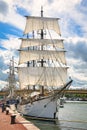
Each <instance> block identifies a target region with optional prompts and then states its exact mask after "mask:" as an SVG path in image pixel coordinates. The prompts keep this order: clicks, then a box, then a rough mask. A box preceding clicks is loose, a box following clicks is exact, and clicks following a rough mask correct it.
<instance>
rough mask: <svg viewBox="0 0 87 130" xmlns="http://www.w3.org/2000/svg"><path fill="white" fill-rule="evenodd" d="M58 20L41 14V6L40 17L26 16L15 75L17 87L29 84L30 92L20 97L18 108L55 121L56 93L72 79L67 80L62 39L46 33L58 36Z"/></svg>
mask: <svg viewBox="0 0 87 130" xmlns="http://www.w3.org/2000/svg"><path fill="white" fill-rule="evenodd" d="M58 20H59V18H49V17H43V8H41V17H35V16H26V26H25V30H24V34H25V36H26V38H22V39H21V40H22V44H21V46H20V50H19V67H18V75H19V84H20V88H21V89H25V88H26V87H28V89H29V88H31V87H32V88H33V92H32V93H31V94H29V96H28V97H26V98H25V97H22V98H21V101H20V104H19V105H18V110H19V111H20V112H21V113H22V114H23V115H28V116H29V117H32V118H42V119H48V120H55V119H56V113H57V112H58V106H59V98H60V93H61V92H62V91H63V90H64V89H65V88H66V87H68V86H69V85H70V84H71V82H72V80H69V81H68V82H67V68H68V67H67V66H66V59H65V50H64V45H63V39H61V38H59V39H53V38H52V37H53V36H52V35H51V33H50V31H54V32H56V33H57V34H58V35H59V37H60V35H61V33H60V29H59V24H58ZM46 34H47V37H48V35H49V37H50V38H46ZM50 88H52V89H51V90H52V91H49V89H50ZM54 88H55V90H54ZM58 88H60V89H59V91H56V89H58ZM37 90H39V91H38V92H37ZM47 90H48V92H47Z"/></svg>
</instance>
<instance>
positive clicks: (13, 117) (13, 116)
mask: <svg viewBox="0 0 87 130" xmlns="http://www.w3.org/2000/svg"><path fill="white" fill-rule="evenodd" d="M15 117H16V115H11V124H15Z"/></svg>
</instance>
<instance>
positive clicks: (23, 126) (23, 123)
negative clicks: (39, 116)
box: [0, 108, 40, 130]
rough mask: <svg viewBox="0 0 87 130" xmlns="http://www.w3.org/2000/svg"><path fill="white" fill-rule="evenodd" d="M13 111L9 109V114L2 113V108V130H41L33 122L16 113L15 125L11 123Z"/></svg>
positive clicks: (0, 124) (0, 129)
mask: <svg viewBox="0 0 87 130" xmlns="http://www.w3.org/2000/svg"><path fill="white" fill-rule="evenodd" d="M12 114H13V111H12V110H11V109H9V113H6V111H3V112H2V109H1V108H0V130H40V129H39V128H37V127H36V126H35V125H34V124H33V123H32V122H30V121H27V120H26V119H25V118H23V117H22V116H20V114H18V113H16V118H15V123H13V124H12V123H11V115H12Z"/></svg>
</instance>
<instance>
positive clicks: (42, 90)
mask: <svg viewBox="0 0 87 130" xmlns="http://www.w3.org/2000/svg"><path fill="white" fill-rule="evenodd" d="M41 18H43V7H42V6H41ZM41 39H44V32H43V29H41ZM41 50H43V45H42V46H41ZM40 62H41V67H43V66H44V62H45V61H44V60H43V59H41V61H40ZM40 94H41V95H44V86H41V90H40Z"/></svg>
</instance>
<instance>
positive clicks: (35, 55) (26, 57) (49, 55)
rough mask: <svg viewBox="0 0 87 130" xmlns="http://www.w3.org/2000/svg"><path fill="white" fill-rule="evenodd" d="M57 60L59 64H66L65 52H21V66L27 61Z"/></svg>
mask: <svg viewBox="0 0 87 130" xmlns="http://www.w3.org/2000/svg"><path fill="white" fill-rule="evenodd" d="M40 59H45V60H48V59H49V60H55V61H56V60H57V61H58V62H61V63H63V64H66V60H65V51H64V50H59V51H52V50H51V51H49V50H28V51H22V50H21V51H20V59H19V64H22V63H24V62H27V61H31V60H40Z"/></svg>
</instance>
